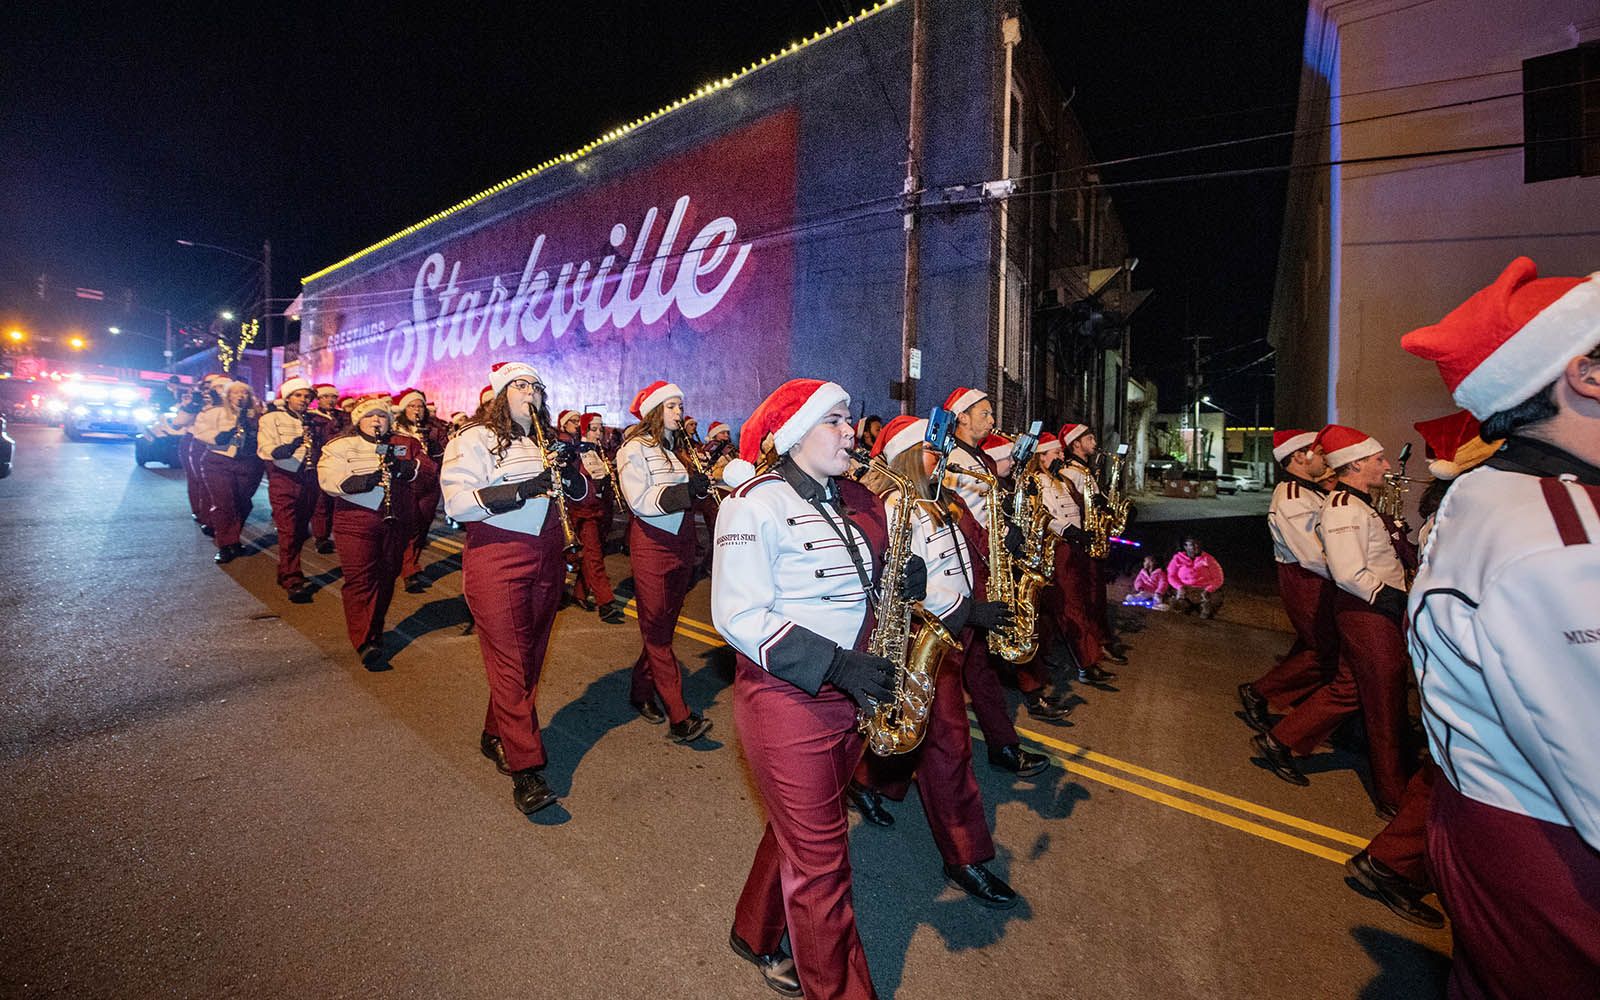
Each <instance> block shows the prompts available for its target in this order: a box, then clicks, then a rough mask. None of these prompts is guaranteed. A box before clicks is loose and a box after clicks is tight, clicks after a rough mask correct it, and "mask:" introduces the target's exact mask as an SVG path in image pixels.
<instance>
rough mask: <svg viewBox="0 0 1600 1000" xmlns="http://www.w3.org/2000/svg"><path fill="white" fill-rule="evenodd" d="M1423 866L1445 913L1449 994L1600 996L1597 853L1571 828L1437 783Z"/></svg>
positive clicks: (1470, 999)
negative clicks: (1447, 916)
mask: <svg viewBox="0 0 1600 1000" xmlns="http://www.w3.org/2000/svg"><path fill="white" fill-rule="evenodd" d="M1428 869H1429V871H1430V873H1431V874H1432V875H1433V884H1434V886H1435V887H1436V888H1437V890H1438V893H1439V899H1440V901H1441V902H1443V903H1444V908H1445V910H1446V911H1447V912H1448V913H1449V914H1450V933H1451V936H1452V939H1453V941H1454V949H1453V951H1454V955H1455V962H1454V965H1453V967H1452V968H1451V970H1450V981H1449V984H1448V987H1447V993H1448V995H1449V996H1450V997H1452V998H1456V1000H1479V998H1487V997H1505V998H1523V997H1526V998H1528V1000H1547V998H1554V997H1563V998H1565V997H1600V851H1596V850H1595V848H1593V847H1591V846H1590V845H1588V844H1586V843H1584V841H1583V839H1582V838H1581V837H1579V836H1578V834H1577V832H1576V831H1574V830H1573V829H1572V828H1571V827H1569V826H1561V825H1559V824H1556V823H1548V822H1545V821H1543V820H1537V819H1534V818H1532V817H1531V816H1524V815H1521V814H1520V813H1514V812H1510V811H1508V810H1505V809H1498V808H1496V807H1494V806H1491V805H1487V804H1485V803H1482V802H1477V801H1475V800H1473V799H1469V798H1467V797H1466V796H1464V795H1462V794H1461V793H1460V792H1459V791H1457V790H1456V789H1455V788H1454V787H1453V786H1452V785H1451V784H1450V782H1449V781H1440V782H1437V783H1436V784H1435V785H1434V789H1433V807H1432V810H1431V812H1430V813H1429V816H1428Z"/></svg>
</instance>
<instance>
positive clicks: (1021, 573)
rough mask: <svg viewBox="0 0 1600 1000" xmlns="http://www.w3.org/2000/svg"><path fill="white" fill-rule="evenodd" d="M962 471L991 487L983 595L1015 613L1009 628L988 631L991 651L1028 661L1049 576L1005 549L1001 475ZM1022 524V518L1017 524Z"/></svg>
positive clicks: (1018, 495) (1033, 649)
mask: <svg viewBox="0 0 1600 1000" xmlns="http://www.w3.org/2000/svg"><path fill="white" fill-rule="evenodd" d="M961 474H962V475H963V476H971V477H972V478H973V479H976V480H978V481H979V482H980V483H986V484H988V486H989V502H988V503H987V504H985V505H984V510H985V517H984V520H985V522H986V523H985V525H984V527H985V529H986V531H987V534H988V539H989V582H988V584H987V585H986V586H985V587H984V595H983V596H984V600H986V601H989V602H991V603H999V604H1004V605H1005V606H1006V607H1008V608H1010V609H1011V613H1012V624H1011V627H1010V628H1006V629H998V628H997V629H990V630H989V650H990V652H993V653H995V654H996V655H998V656H999V657H1000V658H1001V659H1004V660H1005V661H1006V662H1007V663H1026V662H1028V661H1029V660H1031V659H1033V656H1034V654H1035V653H1036V652H1038V649H1039V633H1038V624H1039V592H1040V591H1041V590H1043V589H1044V587H1045V585H1046V584H1047V583H1049V582H1050V578H1049V576H1048V575H1042V574H1040V572H1039V571H1038V570H1037V569H1036V568H1035V567H1033V566H1031V565H1029V564H1028V563H1026V562H1020V563H1019V562H1017V561H1015V560H1014V559H1013V558H1012V555H1011V550H1010V549H1008V548H1006V533H1007V532H1006V529H1007V526H1008V522H1007V521H1006V514H1005V504H1006V496H1005V493H1004V491H1002V490H1001V489H1000V483H999V480H998V478H997V477H996V476H993V475H991V474H989V473H987V472H981V471H977V470H974V469H962V470H961ZM1022 492H1023V491H1022V490H1020V489H1019V490H1017V491H1016V492H1015V493H1014V494H1013V495H1012V499H1013V500H1014V501H1017V502H1018V511H1019V513H1020V509H1021V508H1020V500H1021V495H1022ZM1021 523H1022V522H1021V521H1020V519H1019V520H1018V521H1017V524H1018V525H1019V526H1020V525H1021Z"/></svg>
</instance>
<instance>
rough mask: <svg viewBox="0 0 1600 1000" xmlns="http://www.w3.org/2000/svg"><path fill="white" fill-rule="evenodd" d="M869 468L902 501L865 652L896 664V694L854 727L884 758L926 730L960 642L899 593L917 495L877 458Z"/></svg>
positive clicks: (859, 715) (910, 745)
mask: <svg viewBox="0 0 1600 1000" xmlns="http://www.w3.org/2000/svg"><path fill="white" fill-rule="evenodd" d="M872 467H873V469H874V470H876V471H878V472H880V473H882V474H883V475H884V477H885V478H887V479H888V480H889V481H891V482H893V483H894V484H895V485H896V486H897V487H898V488H899V490H900V502H899V503H897V504H895V508H894V520H893V521H891V522H890V524H889V546H888V550H887V551H886V552H885V553H884V562H883V574H882V576H881V577H880V582H879V584H878V603H877V605H876V607H875V608H874V609H873V610H874V611H875V612H876V614H877V624H876V625H875V626H874V627H873V629H872V635H871V636H870V637H869V638H868V640H867V652H869V653H871V654H872V655H874V656H881V657H883V658H884V659H886V660H888V661H889V662H891V663H893V664H894V665H895V678H894V697H893V699H891V700H890V701H888V702H885V703H883V704H881V705H874V706H872V707H870V708H862V709H859V710H858V711H857V712H856V728H857V729H859V730H860V731H861V732H862V733H864V734H865V735H866V737H867V746H868V747H869V748H870V749H871V750H872V752H873V753H875V754H878V755H879V756H880V757H888V756H892V755H894V754H903V753H909V752H911V751H912V750H915V749H916V748H917V746H918V745H919V744H920V743H921V742H922V738H923V736H924V735H925V734H926V733H927V731H928V716H929V712H930V711H931V710H932V708H933V691H934V682H935V680H936V679H937V677H938V673H939V664H940V662H941V661H942V660H943V659H944V655H945V653H946V651H949V650H959V649H960V648H961V647H960V644H959V643H957V642H956V640H955V637H954V636H952V635H951V634H950V633H949V632H948V631H947V630H946V629H945V627H944V625H943V624H942V623H941V622H940V621H939V619H937V618H935V617H934V616H933V615H930V614H928V613H927V612H926V611H924V610H923V608H922V605H921V604H919V603H917V602H915V601H907V600H905V599H904V598H903V597H901V596H900V583H901V580H902V579H903V578H904V577H905V571H906V564H907V563H908V562H910V560H911V555H912V552H911V541H912V536H911V533H912V531H914V530H915V524H914V521H913V519H914V518H915V517H916V510H917V496H918V494H917V492H916V491H915V490H913V489H912V487H911V483H910V481H908V480H907V479H906V478H905V477H903V476H901V475H900V474H899V473H897V472H894V471H893V470H891V469H890V468H889V467H888V465H887V464H886V463H884V462H883V461H881V460H879V461H875V462H874V463H873V466H872ZM915 619H920V621H921V626H922V627H921V630H920V631H918V632H917V634H916V637H915V639H913V638H912V634H911V632H912V627H913V621H914V620H915Z"/></svg>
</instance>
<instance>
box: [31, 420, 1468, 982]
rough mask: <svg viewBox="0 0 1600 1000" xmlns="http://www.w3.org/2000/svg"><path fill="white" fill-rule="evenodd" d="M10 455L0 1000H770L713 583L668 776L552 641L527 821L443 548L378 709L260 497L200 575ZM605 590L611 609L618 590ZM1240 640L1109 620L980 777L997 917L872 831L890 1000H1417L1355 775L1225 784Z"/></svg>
mask: <svg viewBox="0 0 1600 1000" xmlns="http://www.w3.org/2000/svg"><path fill="white" fill-rule="evenodd" d="M12 431H13V436H14V437H16V438H17V440H18V454H17V462H16V471H15V473H14V474H13V476H12V477H11V478H10V479H7V480H3V481H0V546H3V551H4V552H5V553H6V559H5V562H4V567H5V569H4V574H3V577H0V607H4V608H5V613H4V615H3V616H0V651H3V653H0V662H3V670H0V776H3V781H4V788H5V794H4V796H3V798H0V885H3V887H4V891H3V892H0V996H4V997H8V998H9V997H42V996H71V997H118V998H121V997H145V996H163V997H235V996H239V997H361V998H371V997H489V996H519V997H532V998H542V997H551V998H557V997H559V998H591V997H593V998H617V997H670V998H735V997H751V998H759V997H763V996H770V995H772V994H770V993H769V992H768V991H767V990H766V989H765V987H764V986H763V985H762V983H761V981H760V979H759V977H758V975H757V973H756V972H755V970H754V969H753V968H752V967H751V966H749V965H747V964H745V963H744V962H742V961H740V960H739V959H738V958H736V957H735V956H734V955H733V954H732V953H731V952H730V951H729V949H728V945H727V934H728V927H729V922H730V919H731V914H732V912H733V906H734V901H735V899H736V898H737V895H738V892H739V889H740V887H741V885H742V882H743V879H744V875H745V872H746V869H747V866H748V864H749V861H750V858H751V857H752V855H753V853H754V850H755V846H756V842H757V840H758V838H759V835H760V830H761V824H762V817H761V810H760V806H759V802H758V799H757V798H756V797H755V796H754V794H753V793H752V791H751V786H750V784H749V781H748V778H747V775H746V771H745V768H744V765H743V762H742V758H741V755H740V747H739V741H738V738H737V734H736V733H735V732H734V727H733V722H732V716H731V710H730V703H731V698H730V691H729V677H730V673H729V669H730V658H729V656H728V654H727V651H726V649H725V648H724V647H723V646H722V644H721V642H720V640H719V639H718V638H717V637H716V635H715V633H714V631H713V630H712V629H711V627H710V625H709V621H710V613H709V608H708V601H709V585H708V584H706V583H704V582H702V583H700V584H699V585H698V586H697V587H696V588H695V590H694V592H693V593H692V594H691V596H690V599H689V603H688V607H687V609H686V612H685V615H686V618H685V622H684V626H683V629H682V630H681V634H680V636H679V640H678V645H677V648H678V651H679V656H680V658H681V659H682V661H683V663H684V665H685V668H686V670H687V680H686V691H687V695H688V698H689V701H690V704H691V707H694V708H697V709H699V710H701V711H703V712H705V713H706V714H707V715H708V716H709V718H711V719H712V720H714V722H715V724H716V728H715V729H714V730H712V733H711V739H709V740H707V741H703V742H701V743H699V744H696V745H695V746H693V747H682V746H676V745H672V744H670V743H668V742H666V740H665V739H664V738H663V729H662V728H660V727H656V726H651V725H649V724H647V723H645V722H644V721H643V720H641V719H638V718H637V717H636V716H635V715H634V714H633V712H632V711H631V709H630V708H629V706H628V704H627V698H626V694H627V680H626V678H627V668H628V667H629V666H630V665H631V663H632V661H633V658H634V656H635V654H636V652H637V650H638V644H639V637H638V632H637V628H636V625H635V623H634V622H633V621H632V619H629V621H628V622H627V623H625V624H624V625H620V626H611V625H605V624H603V623H601V622H599V621H598V620H597V618H596V617H595V616H594V615H593V614H586V613H584V612H583V611H582V610H581V609H578V608H569V609H567V610H565V611H563V612H562V613H561V617H560V621H559V623H558V626H557V631H556V634H555V638H554V641H553V643H552V647H551V654H550V659H549V662H548V664H547V666H546V670H545V675H544V677H545V681H544V684H543V686H542V688H541V691H540V705H541V710H542V714H543V716H544V721H545V726H546V729H545V734H546V741H547V744H548V746H549V749H550V753H551V756H552V761H551V765H550V767H549V771H548V777H549V779H550V781H551V783H552V784H553V786H554V787H555V788H556V790H557V791H558V792H560V793H561V794H562V796H563V798H562V803H561V805H560V806H557V807H554V808H552V809H548V810H545V811H544V812H541V813H538V814H536V815H535V816H534V817H532V818H531V819H530V818H525V817H523V816H522V815H521V814H520V813H518V812H516V811H515V810H514V809H513V808H512V805H511V785H510V781H509V780H508V779H506V778H504V777H502V776H501V775H499V774H498V773H496V772H495V770H494V768H493V766H492V765H491V764H490V763H489V762H488V761H486V760H485V759H484V758H483V757H482V756H481V755H480V754H479V752H478V746H477V743H478V733H479V730H480V727H481V723H482V718H483V711H484V703H485V698H486V693H485V690H486V689H485V683H484V675H483V668H482V664H481V661H480V659H479V655H478V649H477V643H476V640H475V639H474V638H472V637H470V636H464V635H462V625H463V623H464V622H465V620H466V618H465V604H464V602H463V600H462V598H461V596H460V555H459V552H460V536H459V535H457V534H455V533H452V532H449V531H447V530H446V529H445V528H444V527H443V525H442V522H441V524H440V526H439V527H438V530H437V533H436V539H435V541H434V542H433V544H432V546H431V547H430V550H429V553H428V556H427V559H428V564H429V565H428V575H429V578H430V579H431V581H432V586H431V589H430V590H429V591H428V592H427V593H426V594H422V595H407V594H404V593H400V594H397V595H396V601H395V606H394V608H393V609H392V610H391V612H390V616H389V621H390V628H391V632H390V634H389V636H388V641H389V645H390V647H391V648H393V649H395V650H397V652H396V653H395V655H394V657H393V669H392V670H389V671H387V672H383V673H369V672H368V671H366V670H364V669H362V668H361V666H360V665H359V664H358V663H357V662H356V660H355V657H354V654H353V652H352V651H351V649H350V648H349V646H348V644H347V643H346V640H345V637H344V627H343V621H342V617H341V614H340V611H339V604H338V600H339V598H338V591H339V573H338V567H337V562H336V559H335V558H334V557H332V556H317V555H315V554H314V553H310V554H308V555H307V562H308V564H309V566H310V572H312V573H314V574H315V581H316V582H317V583H318V584H319V585H320V587H321V589H320V590H319V592H318V593H317V595H316V598H315V601H314V603H312V604H311V605H309V606H301V605H293V604H290V603H289V602H288V601H287V600H286V599H285V598H284V596H283V594H282V592H281V591H279V590H278V589H277V587H276V586H275V584H274V582H273V565H274V558H273V550H272V548H271V546H272V544H273V541H274V539H273V534H272V529H271V525H270V521H269V519H268V516H267V500H266V490H265V488H263V489H262V490H261V491H260V493H259V494H258V495H257V500H256V510H255V513H254V514H253V515H252V517H251V523H250V525H249V527H248V529H247V532H246V541H247V542H248V543H249V544H250V546H251V548H252V554H251V555H250V556H248V557H247V558H245V559H242V560H239V561H236V562H235V563H233V564H232V565H229V566H227V567H225V568H218V567H217V566H216V565H214V564H213V562H212V558H211V557H212V553H213V548H212V545H211V543H210V540H209V539H207V538H205V537H204V536H202V535H201V534H200V532H199V530H198V528H197V526H196V525H195V524H193V522H192V521H191V520H190V518H189V512H188V509H187V504H186V502H185V499H184V485H183V481H182V475H181V473H180V472H177V471H173V470H166V469H161V468H154V469H148V470H146V469H136V468H135V467H134V465H133V461H132V457H131V447H130V446H129V445H127V444H126V443H113V442H83V443H67V442H65V441H63V440H62V438H61V433H60V431H59V430H57V429H54V428H38V427H15V426H14V427H13V429H12ZM1266 544H1267V543H1266V540H1265V536H1264V533H1263V536H1262V538H1261V545H1263V546H1265V545H1266ZM256 550H259V551H256ZM610 567H611V570H612V573H613V578H614V579H619V580H625V579H626V577H627V575H628V570H627V560H626V557H625V556H621V555H617V556H613V557H611V560H610ZM1240 603H1241V606H1243V605H1245V604H1247V603H1248V602H1246V601H1244V600H1243V599H1241V602H1240ZM1259 620H1261V619H1260V616H1255V617H1252V616H1251V615H1249V614H1240V615H1234V614H1232V613H1230V609H1225V611H1224V618H1222V619H1219V620H1217V621H1212V622H1202V621H1199V620H1197V619H1194V618H1184V617H1179V616H1175V615H1161V614H1152V615H1150V616H1149V617H1148V618H1147V619H1139V620H1135V621H1132V622H1131V623H1130V632H1129V634H1128V636H1127V638H1128V642H1129V644H1130V645H1131V646H1132V647H1133V653H1132V663H1131V664H1130V665H1129V666H1127V667H1124V668H1120V676H1119V677H1118V678H1117V679H1116V681H1115V684H1114V686H1115V688H1116V690H1099V689H1096V688H1091V687H1079V688H1078V689H1077V693H1078V694H1079V695H1080V696H1081V698H1082V700H1083V702H1084V703H1083V704H1081V705H1080V706H1079V707H1078V709H1077V711H1076V712H1075V714H1074V716H1073V722H1074V723H1075V724H1074V725H1073V726H1071V727H1055V726H1049V725H1045V724H1039V723H1035V722H1033V721H1031V720H1029V719H1028V717H1027V716H1026V714H1025V713H1022V712H1020V711H1019V713H1018V719H1019V725H1020V726H1021V727H1022V729H1023V730H1025V733H1026V735H1025V739H1026V740H1027V741H1028V743H1029V745H1031V746H1032V747H1033V748H1035V749H1039V750H1042V751H1045V752H1047V753H1049V754H1050V755H1051V756H1052V757H1053V758H1054V764H1053V766H1052V767H1051V768H1050V769H1049V770H1048V771H1046V772H1045V773H1044V774H1043V775H1041V776H1040V777H1039V778H1038V779H1035V780H1015V779H1013V778H1012V777H1011V776H1009V775H1006V774H1004V773H1002V772H998V771H996V770H994V769H992V768H991V767H990V765H989V764H988V763H987V760H986V759H985V757H984V754H983V749H984V748H983V744H982V743H981V742H980V743H977V744H976V753H977V758H978V764H977V774H978V779H979V782H980V785H981V786H982V790H983V795H984V800H985V803H986V808H987V810H988V813H989V818H990V820H991V821H992V824H993V828H994V831H995V839H996V842H997V843H998V845H999V850H1000V856H999V857H998V858H997V860H996V861H995V863H994V867H995V868H996V870H997V871H999V872H1000V873H1002V874H1003V875H1004V876H1005V877H1006V878H1007V879H1009V880H1010V881H1011V882H1012V884H1013V885H1015V886H1016V888H1017V889H1018V890H1019V891H1020V892H1021V893H1022V894H1023V895H1024V897H1025V901H1024V903H1023V904H1022V905H1021V906H1019V907H1017V908H1016V909H1013V910H1010V911H1002V912H995V911H991V910H986V909H983V908H981V907H979V906H977V905H976V904H974V903H972V902H970V901H969V900H968V899H967V898H966V897H965V896H964V895H962V894H961V893H959V891H957V890H954V889H951V888H949V887H947V886H946V885H945V883H944V882H943V880H942V876H941V873H940V870H939V858H938V855H937V852H936V850H935V848H934V844H933V841H932V838H931V837H930V835H929V833H928V829H927V826H926V823H925V822H924V820H923V818H922V814H921V809H920V807H919V805H918V803H917V799H916V795H915V793H913V794H912V795H911V797H909V798H908V799H907V801H906V802H904V803H898V804H893V805H891V809H892V810H893V812H894V813H895V815H896V817H897V819H898V822H897V824H896V825H895V826H894V827H893V828H891V829H887V830H885V829H879V828H876V827H868V826H863V825H861V824H860V822H859V820H854V821H853V824H854V825H853V832H852V838H851V851H852V860H853V864H854V868H855V900H856V907H857V919H858V923H859V926H860V929H861V934H862V938H863V941H864V943H865V947H866V951H867V956H868V960H869V963H870V965H871V968H872V971H873V976H874V979H875V981H876V983H877V986H878V989H879V991H880V993H881V994H882V995H883V996H885V997H887V996H897V997H909V998H920V997H963V996H993V997H1005V998H1017V1000H1024V998H1046V997H1048V998H1085V1000H1090V998H1124V997H1127V998H1133V997H1158V996H1165V997H1230V998H1256V997H1259V998H1280V997H1316V998H1339V997H1350V998H1356V997H1360V998H1382V997H1394V998H1401V997H1404V998H1414V997H1429V996H1435V995H1437V994H1439V992H1440V991H1441V989H1442V982H1443V976H1444V973H1445V970H1446V968H1447V966H1448V961H1449V959H1448V953H1449V935H1448V932H1447V931H1429V930H1425V929H1423V928H1420V927H1416V926H1413V925H1411V924H1408V923H1405V922H1403V921H1401V920H1400V919H1399V918H1397V917H1395V916H1393V915H1392V914H1391V913H1390V912H1389V911H1388V910H1387V909H1385V908H1383V907H1382V906H1381V905H1379V904H1378V903H1376V902H1373V901H1371V900H1368V899H1366V898H1364V897H1362V896H1360V895H1358V894H1357V893H1356V892H1354V891H1352V890H1351V889H1350V888H1348V887H1347V886H1346V884H1345V882H1344V879H1343V874H1344V872H1343V868H1342V862H1343V861H1344V859H1345V858H1346V857H1348V856H1349V854H1351V853H1352V852H1354V851H1355V850H1357V849H1358V848H1359V847H1360V846H1361V845H1363V844H1364V843H1365V842H1366V840H1367V839H1368V838H1369V837H1370V836H1371V835H1372V834H1374V833H1375V832H1377V830H1378V829H1379V827H1380V825H1381V824H1380V821H1379V820H1377V819H1376V818H1375V817H1374V814H1373V810H1372V806H1371V804H1370V802H1369V800H1368V797H1367V795H1366V793H1365V791H1364V789H1363V786H1362V774H1361V772H1360V770H1359V768H1358V767H1356V766H1355V765H1356V758H1355V757H1353V756H1352V755H1350V754H1349V753H1347V752H1343V751H1332V750H1330V751H1328V752H1326V753H1323V754H1320V755H1318V756H1317V757H1315V758H1312V759H1311V760H1310V761H1308V762H1307V763H1308V766H1307V772H1308V773H1309V774H1310V775H1311V778H1312V784H1311V787H1309V788H1303V789H1302V788H1295V787H1292V786H1290V785H1287V784H1284V783H1283V782H1281V781H1279V780H1277V779H1276V778H1274V777H1273V776H1272V775H1271V774H1269V773H1268V772H1266V771H1264V770H1262V769H1260V768H1258V767H1256V766H1255V765H1253V764H1251V762H1250V760H1249V743H1248V737H1249V730H1247V729H1246V728H1245V726H1244V725H1243V724H1242V723H1241V722H1240V721H1239V720H1237V719H1236V718H1235V717H1234V714H1233V713H1234V710H1235V709H1236V708H1237V705H1236V703H1235V697H1234V687H1235V685H1236V684H1238V683H1239V682H1240V681H1243V680H1247V679H1251V678H1253V677H1254V676H1256V675H1257V674H1259V673H1260V672H1261V671H1262V670H1264V669H1265V668H1266V667H1267V666H1268V665H1269V664H1270V663H1271V662H1272V661H1273V657H1274V656H1275V655H1277V654H1280V653H1282V652H1283V651H1284V650H1285V649H1286V648H1287V646H1288V637H1287V636H1286V635H1285V634H1284V633H1283V632H1281V631H1278V630H1276V629H1274V628H1271V627H1259V626H1258V625H1257V624H1252V622H1258V621H1259ZM1133 629H1137V631H1133ZM1012 697H1013V700H1015V694H1014V693H1013V695H1012ZM975 738H976V736H975Z"/></svg>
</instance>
